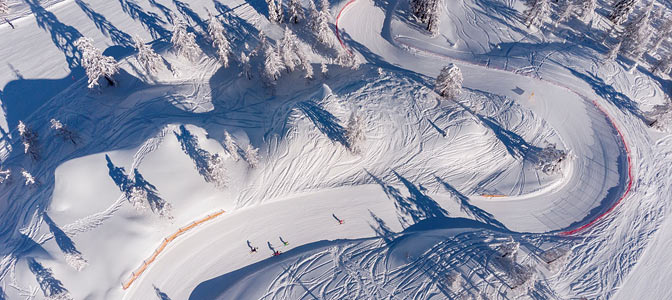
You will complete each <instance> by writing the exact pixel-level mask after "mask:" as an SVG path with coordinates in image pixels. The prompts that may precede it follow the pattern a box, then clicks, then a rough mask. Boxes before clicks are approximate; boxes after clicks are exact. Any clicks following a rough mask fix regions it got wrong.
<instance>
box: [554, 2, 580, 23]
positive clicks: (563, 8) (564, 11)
mask: <svg viewBox="0 0 672 300" xmlns="http://www.w3.org/2000/svg"><path fill="white" fill-rule="evenodd" d="M575 10H576V4H575V3H574V0H560V4H559V5H558V17H557V18H556V19H555V20H554V21H553V23H554V26H555V27H558V24H560V23H562V22H565V21H567V20H569V18H570V17H572V14H573V13H574V11H575Z"/></svg>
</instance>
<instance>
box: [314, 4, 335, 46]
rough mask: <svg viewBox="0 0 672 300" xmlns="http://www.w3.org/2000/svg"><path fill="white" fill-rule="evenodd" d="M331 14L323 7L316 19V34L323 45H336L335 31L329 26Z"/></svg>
mask: <svg viewBox="0 0 672 300" xmlns="http://www.w3.org/2000/svg"><path fill="white" fill-rule="evenodd" d="M330 18H331V15H330V13H329V11H328V10H326V9H322V10H320V11H319V12H318V15H317V18H316V20H315V28H314V29H315V35H316V36H317V40H318V41H320V43H322V44H323V45H325V46H327V47H329V48H331V47H333V46H334V44H335V42H334V32H333V31H331V28H329V19H330Z"/></svg>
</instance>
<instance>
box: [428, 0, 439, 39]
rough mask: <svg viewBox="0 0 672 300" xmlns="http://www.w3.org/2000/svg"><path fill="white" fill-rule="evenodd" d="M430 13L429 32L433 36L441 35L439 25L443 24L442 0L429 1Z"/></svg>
mask: <svg viewBox="0 0 672 300" xmlns="http://www.w3.org/2000/svg"><path fill="white" fill-rule="evenodd" d="M429 2H430V3H429V5H430V6H429V11H428V12H427V31H429V33H431V34H432V36H437V35H438V34H439V23H440V22H441V19H440V17H441V5H442V2H441V0H429Z"/></svg>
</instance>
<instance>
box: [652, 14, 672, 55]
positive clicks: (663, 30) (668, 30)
mask: <svg viewBox="0 0 672 300" xmlns="http://www.w3.org/2000/svg"><path fill="white" fill-rule="evenodd" d="M663 20H664V21H663ZM661 21H662V22H663V25H662V26H660V28H658V32H657V33H656V34H655V35H654V38H653V46H651V53H656V51H658V48H660V45H661V44H662V43H663V41H665V40H666V39H668V38H669V37H671V36H672V15H670V16H667V17H666V18H665V17H663V18H661Z"/></svg>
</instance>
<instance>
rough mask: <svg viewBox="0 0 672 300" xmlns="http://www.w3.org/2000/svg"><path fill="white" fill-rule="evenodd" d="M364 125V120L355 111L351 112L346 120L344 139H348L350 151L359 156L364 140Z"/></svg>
mask: <svg viewBox="0 0 672 300" xmlns="http://www.w3.org/2000/svg"><path fill="white" fill-rule="evenodd" d="M365 132H366V124H365V123H364V118H363V117H362V116H361V114H359V113H358V112H357V111H354V110H353V111H352V112H351V113H350V117H349V118H348V123H347V124H346V126H345V137H346V138H347V139H348V145H350V151H351V152H352V153H355V154H359V153H360V152H361V151H362V150H361V144H362V142H363V141H364V139H365Z"/></svg>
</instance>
